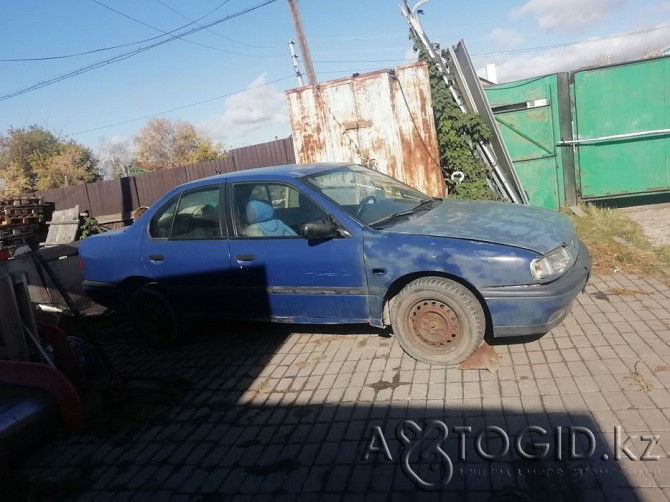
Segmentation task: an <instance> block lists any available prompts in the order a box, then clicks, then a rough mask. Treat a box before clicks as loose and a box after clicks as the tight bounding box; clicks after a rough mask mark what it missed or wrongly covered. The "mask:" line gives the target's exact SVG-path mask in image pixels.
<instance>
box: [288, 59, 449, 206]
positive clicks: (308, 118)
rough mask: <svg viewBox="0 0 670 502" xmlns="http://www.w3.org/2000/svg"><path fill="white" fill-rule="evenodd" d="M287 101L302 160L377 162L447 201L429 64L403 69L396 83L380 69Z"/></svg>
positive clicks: (305, 91)
mask: <svg viewBox="0 0 670 502" xmlns="http://www.w3.org/2000/svg"><path fill="white" fill-rule="evenodd" d="M286 97H287V101H288V104H289V116H290V120H291V128H292V131H293V137H294V145H295V146H294V150H295V152H296V157H297V160H298V161H299V162H318V161H323V160H329V161H344V162H347V161H349V162H353V161H358V160H359V159H367V160H372V159H373V160H374V162H373V166H372V167H373V168H375V169H377V170H379V171H381V172H384V173H386V174H389V175H390V176H393V177H396V178H398V179H400V180H402V181H404V182H405V183H407V184H409V185H411V186H413V187H415V188H417V189H419V190H422V191H424V192H426V193H428V194H430V195H433V196H437V197H443V196H444V195H445V183H444V177H443V174H442V170H441V168H440V166H439V154H438V149H437V134H436V132H435V124H434V119H433V112H432V108H431V100H430V84H429V80H428V67H427V65H426V64H425V63H413V64H409V65H404V66H401V67H398V68H396V69H395V77H391V76H390V75H389V72H388V71H387V70H380V71H376V72H372V73H368V74H365V75H359V76H357V77H349V78H342V79H338V80H334V81H330V82H324V83H322V84H319V86H318V87H308V88H300V89H294V90H289V91H287V92H286ZM333 157H334V158H333Z"/></svg>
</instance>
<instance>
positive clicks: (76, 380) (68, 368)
mask: <svg viewBox="0 0 670 502" xmlns="http://www.w3.org/2000/svg"><path fill="white" fill-rule="evenodd" d="M39 333H40V336H41V337H42V339H44V340H45V341H46V342H47V343H49V344H50V345H51V346H52V347H53V354H54V364H55V365H56V368H57V369H58V371H60V372H61V373H63V375H65V376H66V377H67V379H68V380H70V382H72V385H74V386H75V387H79V386H80V385H81V382H82V374H81V369H80V368H79V363H78V361H77V357H76V356H75V354H74V352H73V351H72V347H70V344H69V342H68V341H67V335H66V334H65V332H64V331H63V330H62V329H60V328H59V327H58V326H53V325H50V324H47V325H42V326H40V327H39Z"/></svg>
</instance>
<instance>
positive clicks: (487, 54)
mask: <svg viewBox="0 0 670 502" xmlns="http://www.w3.org/2000/svg"><path fill="white" fill-rule="evenodd" d="M667 28H670V24H664V25H661V26H656V27H654V28H647V29H644V30H637V31H629V32H626V33H619V34H618V35H610V36H608V37H598V38H590V39H587V40H580V41H578V42H565V43H562V44H554V45H544V46H537V47H526V48H523V49H512V50H509V51H500V52H483V53H479V54H473V55H472V57H473V58H483V57H493V56H507V55H510V54H522V53H524V52H535V51H544V50H548V49H559V48H562V47H569V46H572V45H581V44H591V43H594V42H600V41H603V40H611V39H614V38H625V37H632V36H635V35H641V34H643V33H652V32H654V31H660V30H664V29H667Z"/></svg>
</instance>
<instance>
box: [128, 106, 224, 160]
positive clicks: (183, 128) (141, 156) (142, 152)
mask: <svg viewBox="0 0 670 502" xmlns="http://www.w3.org/2000/svg"><path fill="white" fill-rule="evenodd" d="M133 142H134V143H135V149H136V154H137V161H138V163H139V165H140V167H142V168H143V169H146V170H148V171H156V170H159V169H165V168H172V167H178V166H183V165H188V164H195V163H196V162H201V161H203V160H211V159H216V158H219V157H223V156H225V155H226V152H225V149H224V148H223V145H222V144H221V143H220V142H216V143H215V142H214V141H213V140H212V138H211V137H210V136H209V135H207V134H206V133H204V132H202V131H198V130H197V129H196V128H195V126H193V125H192V124H190V123H189V122H185V121H172V120H170V119H166V118H160V119H153V120H151V121H149V122H148V123H147V125H146V126H144V128H142V130H141V131H140V132H139V133H138V134H137V136H135V138H134V139H133Z"/></svg>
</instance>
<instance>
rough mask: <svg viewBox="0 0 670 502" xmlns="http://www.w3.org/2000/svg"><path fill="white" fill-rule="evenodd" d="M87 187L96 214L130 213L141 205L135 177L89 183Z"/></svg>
mask: <svg viewBox="0 0 670 502" xmlns="http://www.w3.org/2000/svg"><path fill="white" fill-rule="evenodd" d="M87 189H88V196H89V200H90V202H91V208H90V209H91V214H92V215H94V216H101V215H110V214H117V213H130V212H131V211H133V210H134V209H137V207H138V206H139V205H140V204H139V198H138V196H137V187H136V186H135V178H120V179H118V180H109V181H98V182H97V183H89V184H88V185H87Z"/></svg>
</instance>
